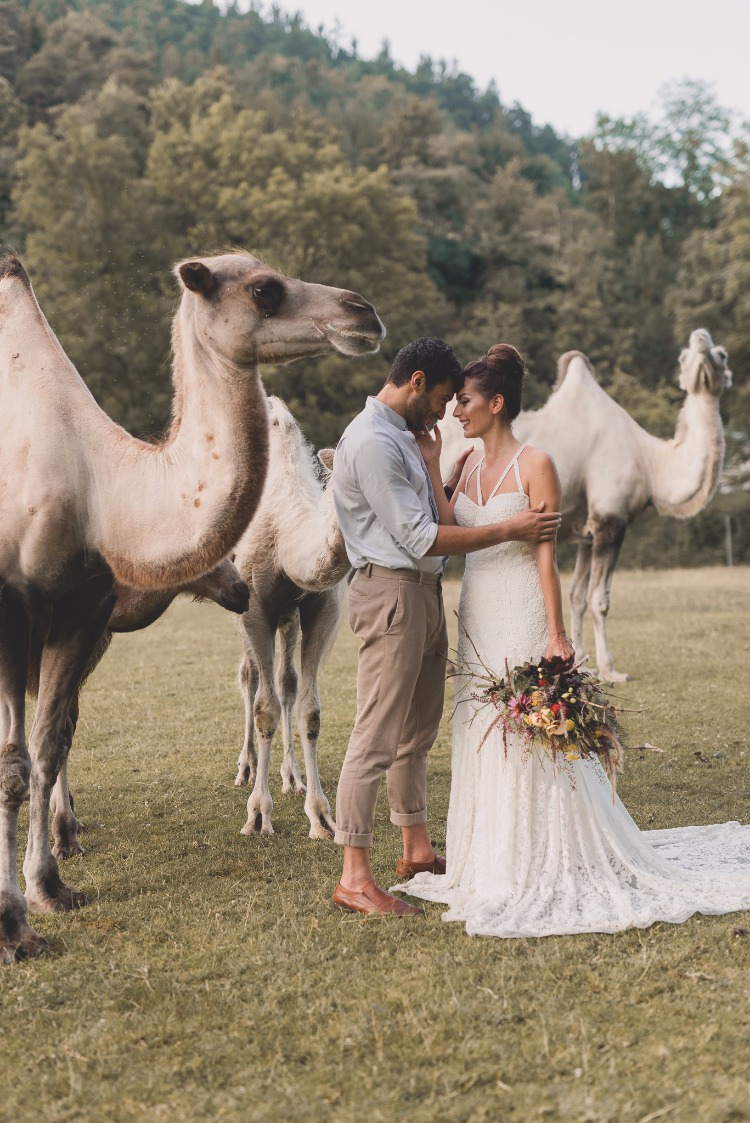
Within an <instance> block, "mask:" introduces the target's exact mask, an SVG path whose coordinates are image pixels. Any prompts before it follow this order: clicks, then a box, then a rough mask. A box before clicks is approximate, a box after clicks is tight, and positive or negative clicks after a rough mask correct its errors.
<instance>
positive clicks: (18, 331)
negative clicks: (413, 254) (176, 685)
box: [0, 252, 384, 962]
mask: <svg viewBox="0 0 750 1123" xmlns="http://www.w3.org/2000/svg"><path fill="white" fill-rule="evenodd" d="M176 275H177V278H178V280H179V283H180V286H181V289H182V294H181V298H180V303H179V307H178V310H177V314H176V316H175V319H174V325H173V337H172V338H173V351H174V364H173V379H174V385H175V394H174V409H173V420H172V426H171V428H170V431H169V433H168V435H167V438H166V439H165V441H163V442H161V443H160V444H157V445H153V444H148V443H146V442H144V441H139V440H136V439H135V438H134V437H131V436H130V435H129V434H128V433H126V432H125V431H124V430H123V429H121V428H120V427H119V426H117V425H116V424H115V423H114V422H113V421H112V420H111V419H110V418H109V417H107V415H106V414H105V413H104V412H103V411H102V410H101V409H100V408H99V406H98V405H97V404H96V402H95V401H94V398H93V396H92V395H91V393H90V392H89V390H88V389H87V387H86V385H85V384H84V382H83V381H82V380H81V378H80V376H79V375H78V373H77V371H76V370H75V368H74V367H73V365H72V363H71V362H70V360H69V359H68V358H67V356H66V355H65V353H64V351H63V349H62V347H61V346H60V344H59V343H58V341H57V339H56V337H55V335H54V333H53V332H52V329H51V328H50V326H49V324H48V323H47V321H46V319H45V318H44V316H43V314H42V311H41V309H40V308H39V305H38V303H37V301H36V298H35V296H34V292H33V289H32V287H31V282H30V280H29V277H28V275H27V273H26V271H25V269H24V268H23V265H22V264H21V262H20V261H19V260H18V258H17V257H16V256H15V255H13V254H12V253H8V252H4V253H3V254H1V255H0V961H2V962H12V961H13V960H15V959H16V958H21V957H24V956H33V955H38V954H40V953H41V952H43V951H44V950H45V949H46V946H47V945H46V941H45V940H44V939H43V938H42V937H41V936H39V935H38V934H37V933H36V932H35V931H34V930H33V928H32V927H31V926H30V924H29V922H28V917H27V911H28V908H31V909H33V910H36V911H40V912H47V911H58V910H61V909H69V908H74V907H78V906H80V905H82V904H84V903H85V898H84V896H83V894H82V893H80V892H79V891H78V890H77V889H74V888H72V887H70V886H67V885H65V884H64V882H63V881H62V879H61V878H60V873H59V869H58V864H57V860H56V859H55V857H54V855H53V853H52V850H51V847H50V841H49V833H48V820H49V803H50V796H51V792H52V788H53V786H54V784H55V781H56V779H57V775H58V772H59V770H60V768H61V766H62V764H63V762H64V760H65V758H66V756H67V751H68V745H69V736H68V715H69V711H70V706H71V704H72V701H73V699H74V697H75V694H76V691H77V689H78V686H79V684H80V681H81V678H82V676H83V674H84V673H85V671H86V668H87V666H88V665H89V661H90V659H91V655H92V653H93V652H94V651H95V649H96V646H97V644H98V643H99V641H100V639H101V637H102V634H103V632H104V630H105V628H106V626H107V622H108V620H109V617H110V613H111V611H112V608H113V604H114V595H113V581H114V579H117V580H119V581H120V582H122V583H124V584H126V585H129V586H132V587H134V588H151V589H160V588H168V587H171V586H174V585H179V584H183V583H186V582H189V581H192V580H194V579H195V578H197V577H199V576H200V575H201V574H204V573H207V572H208V571H209V570H211V569H212V568H213V567H214V566H215V565H217V563H218V562H219V561H220V560H221V559H222V558H224V557H226V555H227V554H228V553H229V551H230V550H231V549H232V547H233V546H234V545H235V544H236V543H237V541H238V540H239V538H240V537H241V535H242V533H243V531H244V530H245V528H246V527H247V525H248V523H249V521H250V519H251V518H252V516H253V515H254V513H255V510H256V507H257V505H258V502H259V499H260V496H261V493H262V490H263V483H264V480H265V474H266V467H267V459H268V418H267V410H266V403H265V394H264V392H263V388H262V386H261V384H260V379H259V375H258V364H259V363H260V362H290V361H292V360H293V359H297V358H302V357H304V356H307V355H318V354H326V353H329V352H330V351H332V350H338V351H340V352H342V353H344V354H347V355H361V354H365V353H367V352H371V351H373V350H377V348H378V346H379V342H380V340H381V339H382V337H383V335H384V328H383V326H382V324H381V322H380V320H379V319H378V317H377V315H376V314H375V311H374V309H373V308H372V306H371V305H369V304H368V303H367V302H366V301H364V300H363V299H362V297H360V296H358V295H357V294H356V293H352V292H349V291H347V290H342V289H333V288H328V287H326V286H323V285H310V284H305V283H304V282H302V281H298V280H294V279H291V278H287V277H283V276H282V275H281V274H279V273H276V272H275V271H274V270H272V269H270V268H269V267H268V266H267V265H265V264H264V263H263V262H261V261H259V260H258V259H257V258H254V257H252V256H251V255H249V254H245V253H230V254H221V255H217V256H213V257H207V258H200V259H194V260H189V261H183V262H181V263H180V264H179V265H178V266H177V269H176ZM32 632H35V633H36V634H38V635H40V636H41V637H42V646H41V656H40V660H39V693H38V700H37V708H36V714H35V718H34V723H33V725H32V729H31V733H30V736H29V745H28V749H27V746H26V735H25V728H24V722H25V692H26V686H27V681H26V679H27V667H28V663H29V654H30V644H31V637H32ZM29 796H30V800H31V806H30V814H29V840H28V846H27V850H26V859H25V861H24V867H23V869H24V876H25V879H26V895H25V899H24V895H23V894H22V893H21V891H20V888H19V885H18V880H17V874H16V852H17V829H18V812H19V807H20V804H21V803H22V802H23V801H24V800H25V799H27V798H29Z"/></svg>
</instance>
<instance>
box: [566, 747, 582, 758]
mask: <svg viewBox="0 0 750 1123" xmlns="http://www.w3.org/2000/svg"><path fill="white" fill-rule="evenodd" d="M565 759H566V760H580V759H581V755H580V753H579V752H578V750H577V749H576V746H575V745H571V747H570V748H569V749H568V750H567V752H566V753H565Z"/></svg>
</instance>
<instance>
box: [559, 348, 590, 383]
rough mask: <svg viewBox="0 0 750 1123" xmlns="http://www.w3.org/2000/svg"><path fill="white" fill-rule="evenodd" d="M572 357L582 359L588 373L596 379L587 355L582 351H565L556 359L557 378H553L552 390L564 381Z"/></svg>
mask: <svg viewBox="0 0 750 1123" xmlns="http://www.w3.org/2000/svg"><path fill="white" fill-rule="evenodd" d="M573 359H582V360H583V362H584V363H585V365H586V369H587V370H588V372H589V374H590V375H591V377H592V378H593V379H594V380H596V374H595V373H594V368H593V367H592V365H591V362H590V361H589V359H588V357H587V356H586V355H584V353H583V351H566V352H565V354H564V355H561V356H560V358H559V359H558V360H557V379H556V380H555V385H554V386H553V387H552V389H553V390H559V389H560V387H561V386H562V384H563V382H564V381H565V375H566V374H567V373H568V367H569V366H570V364H571V363H572V362H573Z"/></svg>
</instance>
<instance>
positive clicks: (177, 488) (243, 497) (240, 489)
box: [97, 305, 268, 588]
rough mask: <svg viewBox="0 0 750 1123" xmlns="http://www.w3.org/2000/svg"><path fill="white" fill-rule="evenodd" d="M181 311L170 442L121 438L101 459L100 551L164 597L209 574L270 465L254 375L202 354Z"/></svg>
mask: <svg viewBox="0 0 750 1123" xmlns="http://www.w3.org/2000/svg"><path fill="white" fill-rule="evenodd" d="M194 336H195V333H194V332H193V331H191V325H190V323H189V318H188V314H187V313H186V311H185V308H184V305H183V307H182V308H181V309H180V311H179V312H178V316H177V318H176V321H175V332H174V337H173V344H174V383H175V387H176V395H175V410H174V412H173V421H172V425H171V427H170V432H169V435H168V438H167V440H166V441H165V442H164V443H163V444H161V445H155V446H151V445H146V444H144V443H143V442H141V441H136V440H135V439H134V438H132V437H129V436H128V435H127V434H124V433H122V432H121V431H120V433H119V434H118V436H119V440H118V441H117V442H116V444H117V447H116V449H115V450H114V452H113V450H111V449H110V450H107V453H106V455H102V456H100V457H98V459H99V460H100V461H102V463H101V465H100V466H99V471H98V473H97V498H98V505H99V511H98V514H99V519H98V525H99V526H100V544H99V548H100V551H101V553H102V555H103V556H104V558H105V559H106V561H107V562H108V564H109V565H110V567H111V568H112V570H113V572H114V573H115V575H116V577H117V578H118V580H120V581H123V582H124V583H125V584H128V585H131V586H135V587H146V588H161V587H166V586H172V585H175V584H179V583H181V582H183V581H186V580H190V579H191V578H192V577H194V576H195V574H196V572H206V571H207V570H209V569H211V568H213V566H214V565H215V564H216V563H217V562H218V561H220V560H221V559H222V558H223V557H224V556H225V555H226V554H227V553H228V552H229V550H231V549H232V548H233V547H234V546H235V544H236V543H237V541H238V540H239V538H240V537H241V535H242V532H243V531H244V529H245V527H246V526H247V524H248V523H249V521H250V519H251V518H252V516H253V514H254V512H255V508H256V506H257V503H258V499H259V496H260V493H261V491H262V487H263V481H264V478H265V472H266V465H267V458H268V421H267V410H266V402H265V394H264V392H263V388H262V386H261V383H260V379H259V376H258V371H257V369H255V370H241V371H240V370H237V369H236V368H233V367H231V366H230V365H228V364H227V363H226V362H223V361H222V360H221V359H220V358H219V356H217V355H216V354H215V353H213V352H211V351H210V350H208V349H207V348H206V347H204V346H202V345H199V344H197V343H196V341H195V338H194Z"/></svg>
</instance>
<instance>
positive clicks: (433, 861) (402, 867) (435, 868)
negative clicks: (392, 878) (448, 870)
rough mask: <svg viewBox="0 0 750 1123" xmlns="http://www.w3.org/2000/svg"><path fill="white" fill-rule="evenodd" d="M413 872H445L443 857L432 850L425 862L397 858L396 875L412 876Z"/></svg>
mask: <svg viewBox="0 0 750 1123" xmlns="http://www.w3.org/2000/svg"><path fill="white" fill-rule="evenodd" d="M432 845H433V846H434V845H435V843H434V842H433V844H432ZM415 873H445V858H444V857H443V855H442V854H438V853H437V851H436V850H433V853H432V858H430V859H428V860H427V861H426V862H415V861H414V860H413V859H412V858H409V859H408V860H407V859H406V858H399V860H398V861H397V862H396V877H414V874H415Z"/></svg>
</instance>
